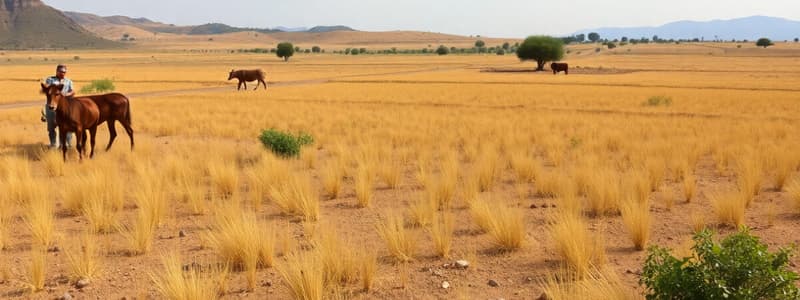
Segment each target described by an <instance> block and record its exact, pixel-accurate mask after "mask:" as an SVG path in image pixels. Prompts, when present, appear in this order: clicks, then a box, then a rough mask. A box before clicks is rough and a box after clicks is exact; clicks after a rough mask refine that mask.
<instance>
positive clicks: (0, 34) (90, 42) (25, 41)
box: [0, 0, 120, 49]
mask: <svg viewBox="0 0 800 300" xmlns="http://www.w3.org/2000/svg"><path fill="white" fill-rule="evenodd" d="M118 46H120V44H118V43H114V42H112V41H108V40H104V39H102V38H99V37H97V36H95V35H94V34H93V33H91V32H89V31H87V30H86V29H84V28H83V27H81V26H80V25H78V23H76V22H75V21H73V20H72V19H70V18H68V17H67V16H65V15H64V14H63V13H61V12H60V11H58V10H57V9H54V8H52V7H50V6H47V5H45V4H44V3H42V2H41V1H40V0H13V1H10V0H3V1H0V48H3V49H31V48H109V47H118Z"/></svg>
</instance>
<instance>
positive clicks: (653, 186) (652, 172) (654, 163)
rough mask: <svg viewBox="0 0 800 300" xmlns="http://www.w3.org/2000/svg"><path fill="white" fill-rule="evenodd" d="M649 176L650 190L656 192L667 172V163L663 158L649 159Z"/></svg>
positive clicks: (647, 165)
mask: <svg viewBox="0 0 800 300" xmlns="http://www.w3.org/2000/svg"><path fill="white" fill-rule="evenodd" d="M645 166H646V168H647V178H648V179H649V180H650V191H652V192H655V191H657V190H658V189H659V188H660V187H661V184H662V183H663V182H664V174H666V169H667V164H666V162H664V160H663V159H658V158H654V159H648V160H647V162H646V164H645Z"/></svg>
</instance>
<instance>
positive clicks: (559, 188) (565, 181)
mask: <svg viewBox="0 0 800 300" xmlns="http://www.w3.org/2000/svg"><path fill="white" fill-rule="evenodd" d="M533 186H534V189H536V195H538V196H540V197H551V198H552V197H557V196H558V195H559V194H561V193H563V192H564V191H565V189H571V188H572V183H571V181H570V180H569V178H568V177H567V176H566V175H565V174H563V173H560V172H543V173H542V174H541V175H540V176H538V177H537V179H536V181H534V183H533Z"/></svg>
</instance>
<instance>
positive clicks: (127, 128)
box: [119, 120, 133, 151]
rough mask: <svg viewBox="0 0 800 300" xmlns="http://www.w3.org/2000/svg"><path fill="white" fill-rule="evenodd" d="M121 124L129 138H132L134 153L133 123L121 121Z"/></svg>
mask: <svg viewBox="0 0 800 300" xmlns="http://www.w3.org/2000/svg"><path fill="white" fill-rule="evenodd" d="M119 123H120V124H122V127H125V132H127V133H128V137H130V138H131V151H133V128H131V123H128V121H125V120H119Z"/></svg>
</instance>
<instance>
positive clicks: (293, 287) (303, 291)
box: [277, 251, 325, 300]
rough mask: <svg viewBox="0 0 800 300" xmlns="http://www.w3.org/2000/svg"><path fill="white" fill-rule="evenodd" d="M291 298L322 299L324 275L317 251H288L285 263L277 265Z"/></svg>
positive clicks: (301, 299) (304, 299)
mask: <svg viewBox="0 0 800 300" xmlns="http://www.w3.org/2000/svg"><path fill="white" fill-rule="evenodd" d="M277 269H278V273H280V274H281V278H283V282H284V284H285V285H286V286H287V287H288V289H289V294H290V295H291V296H292V298H293V299H298V300H322V299H323V295H324V283H325V277H324V272H323V267H322V262H321V261H320V257H319V254H318V253H315V252H313V251H312V252H311V253H306V254H300V253H295V252H293V253H289V254H288V255H286V263H285V264H279V265H278V266H277Z"/></svg>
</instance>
